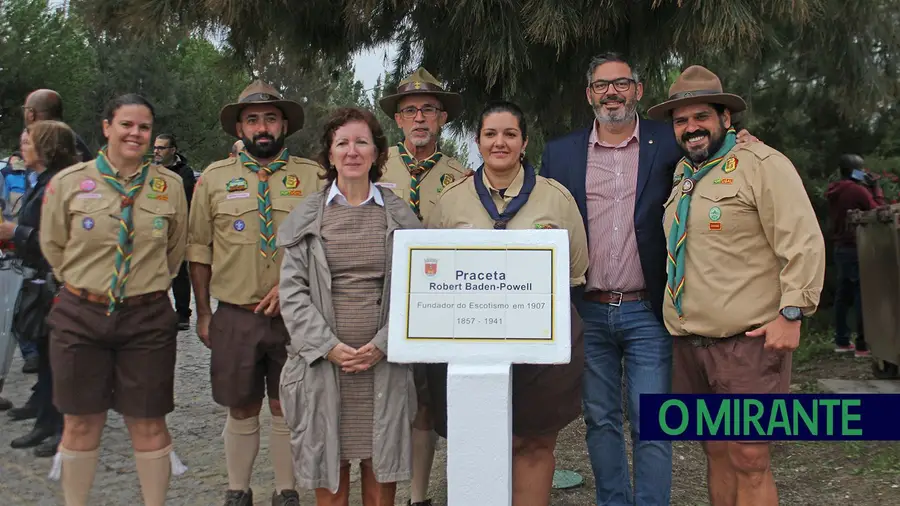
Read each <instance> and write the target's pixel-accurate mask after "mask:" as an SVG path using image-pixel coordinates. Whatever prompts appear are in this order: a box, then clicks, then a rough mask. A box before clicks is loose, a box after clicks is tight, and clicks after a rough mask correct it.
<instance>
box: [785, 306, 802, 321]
mask: <svg viewBox="0 0 900 506" xmlns="http://www.w3.org/2000/svg"><path fill="white" fill-rule="evenodd" d="M780 313H781V316H783V317H784V319H785V320H787V321H789V322H798V321H800V320H802V319H803V311H801V310H800V308H799V307H796V306H786V307H784V308H783V309H782V310H781V311H780Z"/></svg>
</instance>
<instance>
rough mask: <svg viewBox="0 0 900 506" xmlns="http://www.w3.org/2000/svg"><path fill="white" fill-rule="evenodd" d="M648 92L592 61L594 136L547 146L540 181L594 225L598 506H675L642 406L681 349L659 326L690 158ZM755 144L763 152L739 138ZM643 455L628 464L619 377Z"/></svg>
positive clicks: (588, 290) (591, 352)
mask: <svg viewBox="0 0 900 506" xmlns="http://www.w3.org/2000/svg"><path fill="white" fill-rule="evenodd" d="M643 92H644V87H643V84H642V83H641V81H640V77H639V76H638V73H637V72H636V71H635V70H633V69H632V68H631V66H630V65H629V64H628V63H627V62H626V61H625V60H624V59H623V58H622V57H621V56H619V55H617V54H615V53H607V54H603V55H600V56H597V57H595V58H594V59H593V60H592V61H591V64H590V67H589V69H588V72H587V87H586V89H585V93H586V95H587V100H588V104H590V105H591V107H592V108H593V110H594V116H595V121H594V122H593V125H592V126H591V128H585V129H582V130H578V131H575V132H573V133H570V134H568V135H566V136H564V137H562V138H559V139H555V140H552V141H550V142H549V143H547V145H546V147H545V149H544V154H543V157H542V161H541V175H542V176H544V177H547V178H552V179H555V180H557V181H559V182H560V183H562V184H563V185H564V186H565V187H566V188H567V189H568V190H569V191H570V192H571V193H572V195H573V196H574V197H575V200H576V201H577V202H578V207H579V209H580V211H581V215H582V217H583V218H584V220H585V229H586V230H587V236H588V254H589V264H588V272H587V284H586V285H585V288H584V293H575V294H573V303H574V304H575V307H576V309H577V310H578V312H579V314H580V315H581V317H582V318H583V320H584V325H585V336H584V346H585V372H584V388H583V396H584V418H585V424H586V426H587V434H586V438H587V447H588V453H589V455H590V458H591V467H592V468H593V473H594V480H595V483H596V488H597V504H602V505H606V506H624V505H632V504H642V505H643V504H653V505H658V504H668V503H669V494H670V488H671V486H670V485H671V476H672V447H671V444H669V443H668V442H665V441H644V440H642V439H641V437H640V431H639V420H640V409H639V408H640V404H639V397H640V395H641V394H645V393H668V392H669V391H670V388H671V375H672V350H671V346H672V340H671V336H670V335H669V334H668V333H667V332H666V329H665V327H664V325H663V318H662V298H663V290H664V287H665V283H666V281H665V280H666V274H665V261H666V242H665V234H664V232H663V229H662V226H661V225H662V218H663V203H665V200H666V197H667V196H668V195H669V191H670V189H671V187H672V186H671V185H672V171H673V170H674V168H675V165H676V163H677V162H678V159H679V158H680V157H681V154H680V150H679V148H678V144H677V143H676V142H675V138H674V137H673V136H672V129H671V128H669V127H668V126H667V125H665V124H663V123H660V122H657V121H652V120H646V119H640V118H639V117H638V115H637V113H636V108H637V103H638V101H639V100H640V99H641V97H642V96H643ZM741 134H742V136H743V137H745V139H746V140H747V141H754V140H755V138H753V137H752V136H751V135H750V134H749V133H747V132H745V131H742V132H741ZM623 360H624V374H625V381H626V384H627V385H628V387H627V389H626V391H627V395H628V397H627V407H628V420H629V422H630V426H631V440H632V446H633V454H634V480H633V481H634V489H633V490H632V487H631V483H632V479H631V478H630V477H629V471H628V461H627V459H626V453H625V437H624V434H623V433H624V423H623V416H622V395H623V392H622V374H623V367H622V364H623Z"/></svg>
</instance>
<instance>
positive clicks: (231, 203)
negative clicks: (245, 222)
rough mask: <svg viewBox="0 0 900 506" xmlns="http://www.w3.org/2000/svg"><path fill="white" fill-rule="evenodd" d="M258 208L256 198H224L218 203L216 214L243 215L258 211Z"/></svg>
mask: <svg viewBox="0 0 900 506" xmlns="http://www.w3.org/2000/svg"><path fill="white" fill-rule="evenodd" d="M257 208H258V206H257V204H256V199H255V198H241V199H231V200H223V201H222V202H219V203H218V204H216V214H225V215H228V216H243V215H245V214H247V213H253V212H256V210H257Z"/></svg>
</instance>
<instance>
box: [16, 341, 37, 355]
mask: <svg viewBox="0 0 900 506" xmlns="http://www.w3.org/2000/svg"><path fill="white" fill-rule="evenodd" d="M29 337H30V336H29ZM18 341H19V351H20V352H22V358H23V359H25V360H27V359H29V358H31V357H36V356H37V353H38V349H37V345H36V344H34V341H30V340H27V339H19V340H18Z"/></svg>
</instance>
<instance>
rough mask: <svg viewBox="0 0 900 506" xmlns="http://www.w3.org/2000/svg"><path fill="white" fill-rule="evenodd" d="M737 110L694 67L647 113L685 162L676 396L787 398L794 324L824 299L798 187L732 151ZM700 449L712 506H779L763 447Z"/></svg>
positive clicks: (677, 264) (672, 260)
mask: <svg viewBox="0 0 900 506" xmlns="http://www.w3.org/2000/svg"><path fill="white" fill-rule="evenodd" d="M745 108H746V104H745V102H744V100H743V99H742V98H741V97H739V96H737V95H733V94H729V93H723V92H722V84H721V82H720V81H719V78H718V77H717V76H716V75H715V74H713V73H712V72H710V71H709V70H707V69H706V68H703V67H701V66H696V65H695V66H691V67H688V68H687V69H686V70H685V71H684V72H683V73H682V74H681V75H680V76H679V77H678V79H677V80H676V81H675V83H674V84H673V85H672V87H671V88H670V89H669V100H667V101H666V102H663V103H662V104H659V105H656V106H654V107H652V108H650V110H649V111H648V115H649V116H650V117H651V118H653V119H656V120H665V119H671V121H672V125H673V130H674V133H675V138H676V139H678V144H679V145H680V146H681V148H682V151H683V152H684V155H685V156H684V158H682V159H681V161H680V162H679V164H678V168H677V169H676V171H675V185H674V187H673V188H672V192H671V195H670V196H669V199H668V201H667V202H666V204H665V222H664V229H665V231H666V237H667V239H668V261H667V262H666V269H667V282H666V295H665V298H664V303H663V315H664V318H665V323H666V328H667V329H668V331H669V332H670V333H671V334H672V335H673V339H674V343H673V356H674V363H673V372H674V374H673V382H672V389H673V391H674V393H683V394H729V395H735V394H738V395H739V394H787V393H789V391H790V382H791V381H790V380H791V353H792V351H793V350H795V349H797V346H798V345H799V344H800V325H801V320H802V319H803V318H804V317H805V316H809V315H811V314H813V313H814V312H815V311H816V308H817V306H818V303H819V297H820V294H821V291H822V284H823V281H824V277H825V241H824V239H823V237H822V232H821V229H820V228H819V223H818V220H817V219H816V215H815V212H814V211H813V208H812V204H811V203H810V201H809V198H808V197H807V194H806V190H805V189H804V187H803V182H802V181H801V179H800V176H799V174H797V170H796V169H795V168H794V166H793V165H792V164H791V161H790V160H788V159H787V157H785V156H784V155H783V154H781V153H779V152H778V151H776V150H774V149H772V148H770V147H768V146H765V145H763V144H760V143H753V144H743V145H738V144H736V142H735V132H734V128H733V127H732V115H733V114H735V113H739V112H741V111H743V110H744V109H745ZM703 449H704V451H705V452H706V457H707V462H708V466H707V472H708V477H707V483H708V486H709V498H710V503H711V504H714V505H716V506H719V505H723V506H743V505H751V504H752V505H754V506H774V505H777V504H778V492H777V490H776V487H775V480H774V478H773V476H772V471H771V468H770V459H769V445H768V443H766V442H764V441H763V442H752V441H706V442H704V444H703Z"/></svg>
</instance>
